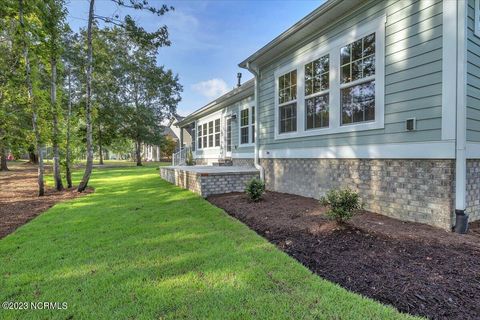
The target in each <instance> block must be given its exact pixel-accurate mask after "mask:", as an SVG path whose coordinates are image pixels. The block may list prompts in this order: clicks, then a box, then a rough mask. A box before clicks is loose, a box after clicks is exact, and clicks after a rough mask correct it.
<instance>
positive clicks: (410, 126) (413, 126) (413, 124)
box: [405, 118, 417, 131]
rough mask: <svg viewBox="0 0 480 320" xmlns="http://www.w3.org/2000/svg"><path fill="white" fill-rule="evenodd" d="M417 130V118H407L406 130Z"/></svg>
mask: <svg viewBox="0 0 480 320" xmlns="http://www.w3.org/2000/svg"><path fill="white" fill-rule="evenodd" d="M415 130H417V120H416V119H415V118H410V119H407V120H405V131H415Z"/></svg>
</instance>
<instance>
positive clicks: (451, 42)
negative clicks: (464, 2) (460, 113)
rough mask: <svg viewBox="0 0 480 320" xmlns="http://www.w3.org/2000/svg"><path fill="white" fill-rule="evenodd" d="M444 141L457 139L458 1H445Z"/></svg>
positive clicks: (443, 54) (443, 63) (443, 45)
mask: <svg viewBox="0 0 480 320" xmlns="http://www.w3.org/2000/svg"><path fill="white" fill-rule="evenodd" d="M442 28H443V38H442V48H443V51H442V140H453V139H455V118H456V104H457V101H456V100H457V92H456V87H457V79H456V77H454V76H453V75H454V74H456V72H457V46H456V45H455V44H456V43H457V1H451V0H443V27H442Z"/></svg>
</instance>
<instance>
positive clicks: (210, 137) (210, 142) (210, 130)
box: [208, 121, 213, 148]
mask: <svg viewBox="0 0 480 320" xmlns="http://www.w3.org/2000/svg"><path fill="white" fill-rule="evenodd" d="M208 147H209V148H211V147H213V121H210V122H209V123H208Z"/></svg>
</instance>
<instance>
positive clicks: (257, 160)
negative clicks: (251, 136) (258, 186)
mask: <svg viewBox="0 0 480 320" xmlns="http://www.w3.org/2000/svg"><path fill="white" fill-rule="evenodd" d="M247 69H248V70H249V71H250V72H251V73H253V75H254V76H255V90H254V96H255V153H254V154H255V155H254V164H255V168H256V169H257V170H258V171H260V179H262V180H263V181H265V170H264V169H263V167H262V166H261V165H260V158H259V151H258V132H259V127H260V126H259V125H258V124H259V122H260V121H258V109H259V103H258V101H259V99H258V97H259V96H260V85H259V84H258V82H259V80H260V79H259V78H260V76H259V74H258V70H254V69H253V68H251V67H250V62H247Z"/></svg>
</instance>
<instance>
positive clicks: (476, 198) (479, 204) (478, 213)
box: [466, 159, 480, 222]
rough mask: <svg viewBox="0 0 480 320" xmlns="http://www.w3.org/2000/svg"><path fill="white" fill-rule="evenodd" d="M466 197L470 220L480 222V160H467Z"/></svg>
mask: <svg viewBox="0 0 480 320" xmlns="http://www.w3.org/2000/svg"><path fill="white" fill-rule="evenodd" d="M466 196H467V199H466V200H467V209H466V212H467V213H468V215H469V218H468V220H469V221H470V222H472V221H476V220H480V159H471V160H467V192H466Z"/></svg>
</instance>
